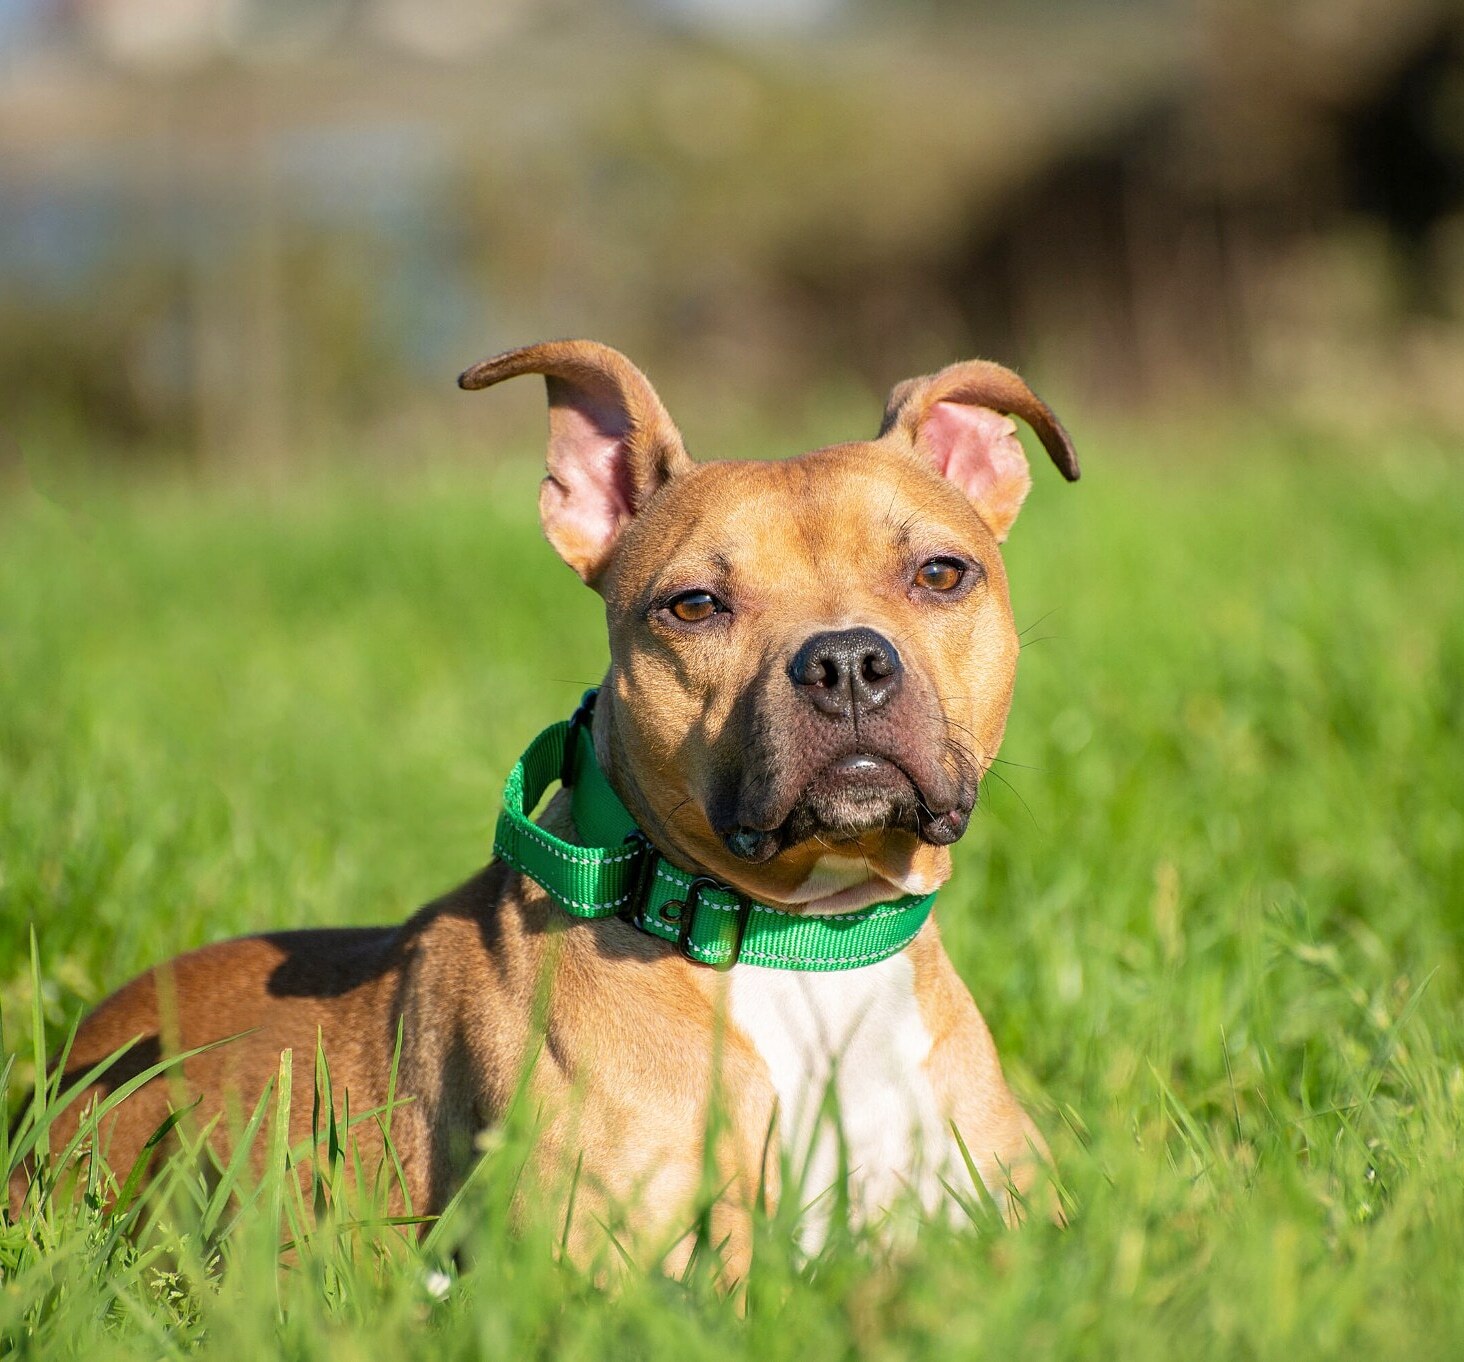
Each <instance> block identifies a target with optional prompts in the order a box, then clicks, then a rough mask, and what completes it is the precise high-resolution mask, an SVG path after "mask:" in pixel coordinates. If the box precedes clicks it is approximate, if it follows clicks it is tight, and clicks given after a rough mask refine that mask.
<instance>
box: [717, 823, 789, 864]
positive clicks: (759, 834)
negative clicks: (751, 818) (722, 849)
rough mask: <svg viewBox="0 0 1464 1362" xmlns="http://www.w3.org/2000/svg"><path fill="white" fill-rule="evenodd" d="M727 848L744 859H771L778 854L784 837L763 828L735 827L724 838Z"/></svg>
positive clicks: (757, 860) (756, 860)
mask: <svg viewBox="0 0 1464 1362" xmlns="http://www.w3.org/2000/svg"><path fill="white" fill-rule="evenodd" d="M722 841H723V843H724V844H725V845H726V847H727V850H728V851H730V852H731V853H732V854H733V855H734V856H737V857H739V858H740V859H742V860H744V861H753V862H759V861H769V860H771V859H772V858H773V857H774V856H776V855H777V854H778V851H779V849H780V847H781V846H782V838H781V837H780V836H779V835H778V833H777V832H768V831H764V830H763V829H761V828H733V829H732V831H731V832H729V833H726V834H725V835H724V836H723V838H722Z"/></svg>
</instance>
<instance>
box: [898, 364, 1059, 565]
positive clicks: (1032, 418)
mask: <svg viewBox="0 0 1464 1362" xmlns="http://www.w3.org/2000/svg"><path fill="white" fill-rule="evenodd" d="M1009 416H1020V417H1021V418H1022V420H1024V421H1025V422H1026V423H1027V424H1028V425H1029V426H1031V427H1032V429H1033V430H1034V431H1036V432H1037V436H1038V438H1039V439H1040V440H1041V441H1042V445H1043V448H1045V449H1046V450H1047V452H1048V454H1050V455H1051V456H1052V461H1053V463H1055V464H1056V465H1057V467H1058V469H1059V471H1060V472H1061V473H1062V475H1063V477H1065V478H1066V479H1067V480H1068V481H1069V482H1076V481H1077V480H1078V456H1077V454H1076V453H1075V452H1074V451H1073V443H1072V441H1071V440H1070V439H1069V438H1068V433H1067V431H1065V430H1064V429H1063V428H1062V423H1061V422H1060V421H1059V420H1058V419H1057V417H1056V416H1054V415H1053V414H1052V411H1051V409H1050V408H1049V407H1048V406H1047V404H1046V403H1045V402H1043V401H1042V399H1041V398H1039V397H1038V396H1037V394H1036V393H1034V392H1033V391H1032V390H1031V388H1029V387H1028V386H1027V385H1026V384H1025V383H1024V382H1023V381H1022V380H1021V379H1020V378H1019V377H1018V376H1017V375H1016V374H1014V373H1013V372H1012V371H1011V370H1010V369H1005V368H1003V367H1002V366H1001V365H1000V364H993V363H991V362H990V361H989V360H982V359H972V360H967V361H966V362H965V363H963V364H952V365H950V366H949V367H948V368H945V369H942V370H941V371H940V372H939V373H937V374H927V375H926V376H925V377H924V378H907V379H906V380H905V381H904V382H903V383H901V384H899V385H897V386H896V387H895V389H894V390H893V391H892V392H891V393H890V396H889V401H888V402H887V403H886V405H885V414H884V422H883V424H882V425H881V426H880V428H879V433H880V436H881V437H882V438H883V437H884V436H887V435H891V434H894V435H897V436H903V437H904V438H905V439H906V440H908V441H909V443H910V444H911V445H913V446H914V447H915V449H916V450H917V452H919V453H921V454H923V455H924V456H925V457H926V458H928V459H929V460H930V462H931V463H933V464H934V465H935V468H936V471H937V472H939V473H940V475H941V476H942V477H945V478H949V479H950V480H951V481H952V482H953V483H955V484H956V486H957V487H959V488H960V489H961V490H962V491H963V492H965V494H966V495H967V496H968V497H969V498H970V499H971V501H972V502H973V503H974V504H975V506H976V509H977V511H978V512H979V513H980V515H981V518H982V520H984V521H985V522H986V523H987V525H988V526H989V527H990V529H991V532H992V533H993V534H994V535H995V536H996V537H997V539H998V540H1002V539H1005V538H1006V536H1007V531H1008V530H1010V529H1011V527H1012V521H1014V520H1015V519H1016V518H1017V512H1018V511H1019V510H1020V509H1021V507H1022V501H1023V499H1024V498H1025V497H1026V495H1027V489H1028V488H1030V487H1031V485H1032V475H1031V473H1030V472H1029V471H1028V469H1027V456H1026V455H1025V454H1023V453H1022V446H1021V444H1020V443H1018V441H1017V428H1016V425H1015V424H1014V423H1013V422H1012V421H1011V420H1009V419H1008V418H1009Z"/></svg>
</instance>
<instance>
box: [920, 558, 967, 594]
mask: <svg viewBox="0 0 1464 1362" xmlns="http://www.w3.org/2000/svg"><path fill="white" fill-rule="evenodd" d="M965 575H966V566H965V564H964V563H958V562H956V560H955V559H954V558H932V559H931V560H930V561H929V562H928V563H922V564H921V565H920V570H919V571H918V572H917V573H916V574H915V580H916V581H917V582H919V583H920V585H921V586H923V587H924V588H925V589H926V590H927V591H954V590H955V589H956V588H957V587H958V586H960V584H961V580H962V579H963V578H964V577H965Z"/></svg>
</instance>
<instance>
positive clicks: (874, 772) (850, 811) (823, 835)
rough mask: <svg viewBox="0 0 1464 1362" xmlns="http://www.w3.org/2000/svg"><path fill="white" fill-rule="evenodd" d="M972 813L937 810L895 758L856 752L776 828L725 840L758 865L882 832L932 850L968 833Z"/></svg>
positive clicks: (836, 764)
mask: <svg viewBox="0 0 1464 1362" xmlns="http://www.w3.org/2000/svg"><path fill="white" fill-rule="evenodd" d="M973 802H974V799H973ZM970 815H971V805H970V804H966V805H964V806H962V805H957V806H955V807H945V808H942V807H939V806H936V807H932V801H931V800H930V799H929V798H927V796H926V794H925V793H924V792H923V791H922V789H921V786H920V784H919V782H918V781H917V780H916V779H915V778H914V777H913V776H912V775H911V774H910V773H909V772H908V771H907V770H905V769H904V767H902V766H901V765H899V764H898V763H897V762H895V761H893V760H891V759H890V758H889V757H885V756H880V755H878V754H876V753H872V752H855V753H852V754H850V755H847V756H842V757H839V758H838V759H837V760H834V761H831V762H830V763H829V764H828V765H827V766H825V767H823V768H822V769H821V770H819V771H817V772H816V773H815V774H814V776H813V778H812V779H811V780H810V781H809V782H808V784H807V785H805V786H804V788H803V789H802V790H801V791H800V792H799V794H798V796H797V798H796V799H794V801H793V804H792V806H791V808H790V809H789V810H788V812H787V814H786V815H785V817H784V818H783V819H782V820H781V821H780V822H779V823H778V824H777V825H776V826H773V827H757V826H752V825H749V824H739V825H737V826H734V827H732V828H730V829H728V830H727V831H725V832H724V833H723V834H722V840H723V842H724V843H725V844H726V846H727V849H728V850H729V851H730V852H731V853H732V854H733V855H734V856H737V857H738V858H739V859H741V860H744V861H749V862H753V863H759V862H763V861H768V860H771V859H772V858H773V857H774V856H776V855H777V854H778V853H779V852H781V851H785V850H787V849H789V848H790V847H795V846H798V845H801V844H802V843H805V842H811V841H818V842H821V843H823V844H824V845H826V846H828V847H829V848H830V849H831V850H833V849H837V848H838V847H839V846H840V845H841V844H851V843H855V842H858V841H859V840H860V839H861V838H864V837H867V836H868V835H869V834H870V833H878V832H896V831H898V832H906V833H909V834H911V835H913V836H915V837H917V838H918V839H919V840H920V841H921V842H924V843H926V844H927V845H930V846H949V845H950V844H951V843H952V842H954V841H956V839H957V838H959V837H960V836H961V834H962V833H963V832H965V830H966V825H967V823H968V822H969V820H970Z"/></svg>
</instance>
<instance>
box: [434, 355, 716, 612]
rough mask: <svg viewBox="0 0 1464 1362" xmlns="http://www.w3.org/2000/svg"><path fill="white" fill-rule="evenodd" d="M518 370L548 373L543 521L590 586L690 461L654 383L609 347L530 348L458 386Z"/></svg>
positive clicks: (497, 379)
mask: <svg viewBox="0 0 1464 1362" xmlns="http://www.w3.org/2000/svg"><path fill="white" fill-rule="evenodd" d="M520 374H543V375H544V382H545V386H546V387H547V388H548V390H549V452H548V459H547V462H548V465H549V473H548V476H547V477H545V479H544V481H543V483H542V484H540V487H539V520H540V522H541V523H542V524H543V526H544V534H545V535H546V536H547V537H548V540H549V542H550V543H551V544H553V545H554V548H555V551H556V552H557V553H558V554H559V556H560V557H561V558H563V559H564V561H565V562H566V563H568V564H569V565H570V567H572V568H573V569H574V570H575V571H576V572H577V573H579V575H580V576H581V577H583V578H584V579H585V581H587V582H590V583H593V582H594V581H595V579H596V578H597V577H598V576H599V575H600V573H601V572H603V571H604V570H605V566H606V564H608V563H609V561H610V556H611V553H612V551H613V550H614V547H615V541H616V539H617V538H618V537H619V535H620V529H621V527H622V526H623V525H624V524H625V522H626V521H628V520H629V519H630V518H631V517H632V516H633V515H635V514H636V512H637V511H639V510H640V509H641V508H642V507H643V506H644V505H645V504H646V503H647V502H648V501H649V500H650V499H651V498H652V497H653V496H655V494H656V492H657V491H658V490H659V489H660V488H661V486H662V485H663V484H664V483H666V482H667V481H668V480H670V479H671V478H673V477H675V476H676V475H677V474H678V473H681V472H683V471H685V470H686V469H688V468H690V467H691V459H690V458H689V456H688V455H687V453H686V449H685V448H684V446H683V445H682V443H681V435H680V433H679V432H678V431H677V429H676V427H675V425H673V424H672V421H671V418H670V417H669V416H668V415H667V414H666V408H665V407H663V406H662V405H661V399H660V398H659V397H657V396H656V390H655V389H654V388H653V387H651V382H650V380H649V379H648V378H647V377H646V376H645V375H644V374H643V373H641V371H640V370H639V369H637V368H636V367H635V365H634V364H632V363H631V362H630V361H629V360H628V359H626V357H625V356H624V355H622V354H621V353H620V352H619V351H618V350H612V349H611V348H610V347H609V346H608V345H601V344H599V343H598V342H597V341H587V340H566V341H545V342H544V343H542V344H540V345H526V346H524V347H523V348H522V349H521V350H509V351H508V352H507V353H505V354H502V355H495V356H494V357H493V358H492V359H485V360H483V361H481V362H480V363H478V364H475V365H473V367H472V368H471V369H467V370H465V371H464V372H463V373H462V374H461V375H460V376H459V377H458V387H460V388H468V389H475V388H487V387H491V386H492V385H493V384H494V383H501V382H502V381H503V380H504V379H505V378H517V377H518V376H519V375H520Z"/></svg>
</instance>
